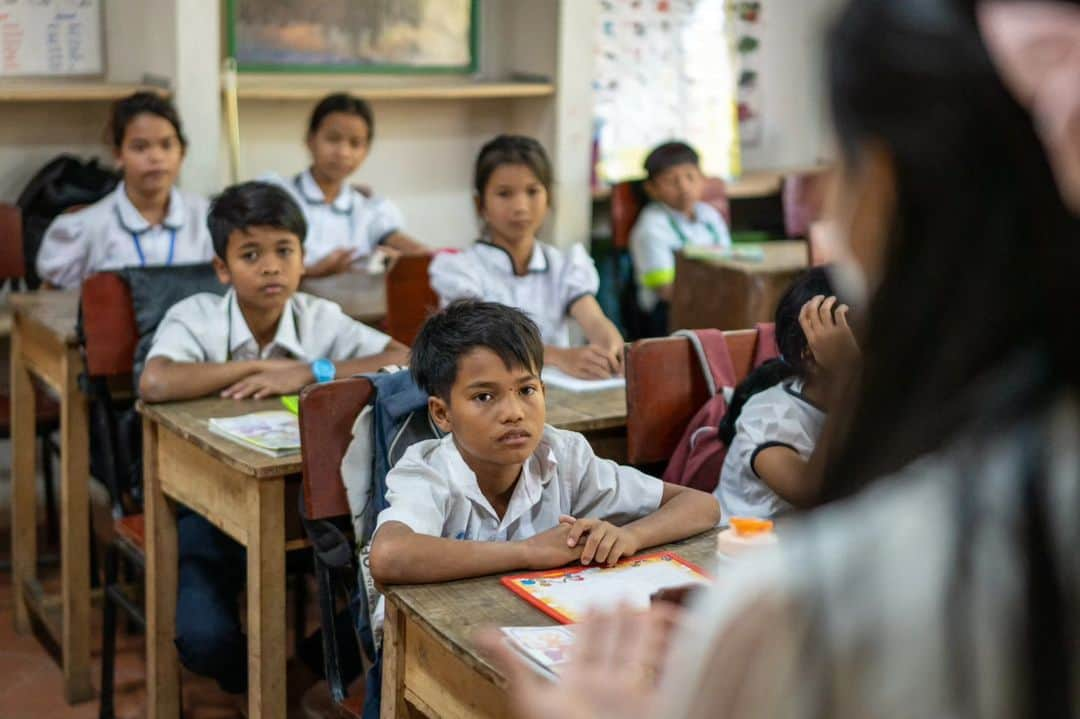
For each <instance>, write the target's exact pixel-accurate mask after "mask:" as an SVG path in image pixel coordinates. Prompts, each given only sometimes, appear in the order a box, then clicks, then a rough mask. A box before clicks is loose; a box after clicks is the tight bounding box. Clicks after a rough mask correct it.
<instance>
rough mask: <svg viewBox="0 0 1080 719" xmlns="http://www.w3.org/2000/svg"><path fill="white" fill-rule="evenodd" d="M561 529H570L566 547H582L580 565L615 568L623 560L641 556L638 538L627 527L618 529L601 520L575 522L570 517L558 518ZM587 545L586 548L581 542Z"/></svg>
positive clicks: (587, 519) (590, 519) (575, 520)
mask: <svg viewBox="0 0 1080 719" xmlns="http://www.w3.org/2000/svg"><path fill="white" fill-rule="evenodd" d="M559 523H560V525H561V526H569V527H570V532H569V534H568V535H567V537H566V543H567V546H570V547H577V546H581V563H582V564H591V563H593V562H594V561H595V562H596V563H597V564H606V565H608V566H609V567H610V566H613V565H614V564H615V563H616V562H618V561H619V560H620V559H622V558H623V557H629V556H632V555H634V554H637V553H638V550H639V549H641V544H640V542H639V541H638V538H637V536H636V535H635V534H634V533H633V532H632V531H630V530H629V529H627V528H626V527H616V526H615V525H614V524H612V523H611V522H605V521H603V520H600V519H592V518H586V519H576V518H574V517H571V516H569V515H566V514H564V515H562V516H561V517H559ZM583 542H584V544H583V546H582V543H583Z"/></svg>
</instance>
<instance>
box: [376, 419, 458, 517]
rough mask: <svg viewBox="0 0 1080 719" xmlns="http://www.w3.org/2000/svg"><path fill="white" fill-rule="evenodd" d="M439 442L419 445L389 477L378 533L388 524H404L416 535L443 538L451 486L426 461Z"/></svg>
mask: <svg viewBox="0 0 1080 719" xmlns="http://www.w3.org/2000/svg"><path fill="white" fill-rule="evenodd" d="M438 444H439V440H427V441H424V442H418V443H416V444H414V445H413V446H412V447H409V449H408V450H406V452H405V455H404V456H403V457H402V458H401V459H400V460H398V463H397V464H396V465H395V466H394V468H393V469H391V470H390V472H389V474H387V475H386V503H387V507H386V509H384V510H383V511H381V512H379V518H378V520H377V522H376V525H375V534H378V532H379V528H380V527H382V526H383V525H384V524H386V523H387V522H401V523H402V524H404V525H405V526H407V527H408V528H409V529H411V530H412V531H414V532H416V533H417V534H427V535H429V536H432V537H441V536H443V527H444V526H445V524H446V518H447V516H448V515H449V513H450V485H449V484H448V482H447V480H446V478H445V477H443V476H442V474H441V473H439V472H437V471H436V470H435V469H434V468H433V467H432V466H431V465H430V464H429V463H428V461H427V455H428V454H429V453H430V452H432V451H433V450H434V448H435V447H436V446H437V445H438Z"/></svg>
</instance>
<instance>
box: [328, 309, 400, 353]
mask: <svg viewBox="0 0 1080 719" xmlns="http://www.w3.org/2000/svg"><path fill="white" fill-rule="evenodd" d="M327 315H328V316H327V318H326V321H325V322H324V323H323V322H321V323H320V325H319V326H320V327H323V328H324V331H325V332H328V333H333V338H334V340H333V344H332V345H331V347H330V351H329V353H328V357H327V359H331V360H334V361H337V360H347V359H355V358H357V357H369V356H371V355H375V354H379V353H380V352H382V351H384V350H385V349H386V346H387V345H389V344H390V335H387V334H383V333H382V332H380V331H378V330H377V329H375V328H373V327H368V326H367V325H365V324H364V323H363V322H357V321H356V320H354V319H353V318H352V317H349V316H348V315H346V314H345V313H344V312H343V311H342V310H341V308H340V307H338V306H337V305H333V309H332V311H330V312H328V313H327Z"/></svg>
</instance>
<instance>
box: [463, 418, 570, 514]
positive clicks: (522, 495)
mask: <svg viewBox="0 0 1080 719" xmlns="http://www.w3.org/2000/svg"><path fill="white" fill-rule="evenodd" d="M442 441H443V442H444V443H445V446H446V448H447V449H448V450H449V451H450V455H451V456H450V465H451V473H452V475H454V476H459V477H461V478H462V482H461V486H462V490H463V492H464V494H465V496H466V497H467V498H468V499H469V501H470V502H472V503H473V504H474V505H475V506H476V507H478V508H480V509H482V510H483V511H484V512H485V513H486V514H488V515H489V516H490V517H491V518H492V519H494V520H498V519H499V515H498V514H496V512H495V508H494V507H492V506H491V502H489V501H488V498H487V497H485V496H484V493H483V492H482V491H480V484H479V483H478V482H477V481H476V473H474V472H473V471H472V469H471V468H470V467H469V465H468V464H466V463H465V458H464V457H462V456H461V452H460V451H459V450H458V447H457V443H456V442H454V435H453V434H448V435H446V436H445V437H443V439H442ZM557 468H558V461H556V459H555V453H554V451H552V449H551V446H550V445H549V444H548V443H547V442H545V441H543V440H542V439H541V441H540V444H539V445H538V446H537V447H536V450H535V451H534V452H533V453H532V454H531V455H529V458H528V459H527V460H525V464H524V465H523V466H522V468H521V475H520V476H519V477H518V481H517V484H516V485H514V492H513V494H511V495H510V502H509V503H508V504H507V506H506V514H504V515H503V518H502V520H501V521H499V528H500V529H503V528H505V527H508V526H509V525H510V524H511V523H513V522H515V521H517V520H518V519H520V518H521V517H522V516H523V515H525V514H526V513H527V512H528V511H529V510H530V509H532V508H533V507H535V506H536V505H538V504H540V502H541V500H542V497H543V493H544V486H545V485H547V484H548V483H549V482H550V481H551V480H552V479H553V478H554V477H555V475H556V473H557Z"/></svg>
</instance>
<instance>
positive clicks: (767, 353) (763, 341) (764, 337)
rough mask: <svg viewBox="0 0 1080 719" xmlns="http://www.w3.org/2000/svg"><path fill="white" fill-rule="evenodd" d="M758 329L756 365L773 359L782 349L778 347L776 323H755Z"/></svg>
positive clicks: (755, 352) (758, 365)
mask: <svg viewBox="0 0 1080 719" xmlns="http://www.w3.org/2000/svg"><path fill="white" fill-rule="evenodd" d="M754 329H755V330H757V346H756V347H755V348H754V367H760V366H761V365H763V364H765V363H766V362H768V361H769V360H771V359H776V358H777V357H779V356H780V350H779V349H777V347H776V325H774V324H773V323H772V322H758V323H757V324H756V325H754Z"/></svg>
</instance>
